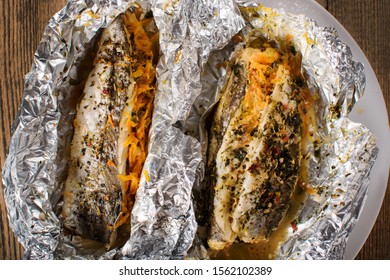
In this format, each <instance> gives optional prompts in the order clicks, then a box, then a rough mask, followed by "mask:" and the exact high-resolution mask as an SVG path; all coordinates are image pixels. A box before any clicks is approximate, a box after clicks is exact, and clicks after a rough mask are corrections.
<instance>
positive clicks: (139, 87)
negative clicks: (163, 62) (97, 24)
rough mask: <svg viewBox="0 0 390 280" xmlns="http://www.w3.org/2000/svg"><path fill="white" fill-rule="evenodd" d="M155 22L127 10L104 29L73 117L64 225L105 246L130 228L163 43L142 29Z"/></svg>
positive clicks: (108, 245)
mask: <svg viewBox="0 0 390 280" xmlns="http://www.w3.org/2000/svg"><path fill="white" fill-rule="evenodd" d="M139 14H140V13H138V16H139ZM151 20H152V19H143V20H141V19H139V17H138V18H137V13H134V12H127V13H126V14H124V15H121V16H119V17H118V18H117V19H115V20H114V21H113V23H112V24H110V25H109V26H108V27H107V28H106V29H105V30H104V31H103V32H102V35H101V38H100V40H99V46H98V52H97V56H96V58H95V61H94V66H93V69H92V71H91V72H90V74H89V77H88V79H87V81H86V85H85V89H84V92H83V96H82V97H81V99H80V101H79V103H78V105H77V112H76V117H75V120H74V136H73V140H72V143H71V151H70V162H69V167H68V177H67V180H66V182H65V190H64V196H63V199H64V204H63V208H62V216H63V223H64V226H65V227H66V228H67V229H68V230H70V231H72V232H73V233H74V234H77V235H80V236H82V237H84V238H88V239H93V240H96V241H99V242H101V243H103V244H105V245H106V246H107V247H111V246H112V245H113V244H114V243H115V241H116V238H117V233H118V230H119V229H123V231H127V233H128V231H129V228H128V227H129V224H130V223H129V217H130V211H131V208H132V205H133V203H134V196H135V192H136V190H137V188H138V183H139V178H140V176H141V170H142V167H143V164H144V161H145V158H146V153H147V140H148V129H149V125H150V121H151V114H152V110H153V99H154V83H155V63H154V62H153V60H154V59H153V57H154V55H155V54H154V53H153V50H154V49H155V46H154V44H155V43H156V42H157V40H156V38H153V35H152V34H150V32H148V31H147V30H145V28H144V27H145V25H149V24H151Z"/></svg>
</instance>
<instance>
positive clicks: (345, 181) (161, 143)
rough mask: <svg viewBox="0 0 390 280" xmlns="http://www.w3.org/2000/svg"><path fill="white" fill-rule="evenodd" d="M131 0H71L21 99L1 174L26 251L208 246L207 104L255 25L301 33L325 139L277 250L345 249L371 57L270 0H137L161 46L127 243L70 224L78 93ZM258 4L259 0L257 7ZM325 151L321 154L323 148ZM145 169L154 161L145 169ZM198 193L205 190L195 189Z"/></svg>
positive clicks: (196, 250)
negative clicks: (203, 229)
mask: <svg viewBox="0 0 390 280" xmlns="http://www.w3.org/2000/svg"><path fill="white" fill-rule="evenodd" d="M134 2H135V1H132V0H70V1H69V2H68V4H67V5H66V7H64V8H63V9H62V10H61V11H60V12H59V13H57V14H56V15H55V16H54V17H53V18H52V19H51V20H50V22H49V24H48V26H47V28H46V29H45V32H44V35H43V38H42V41H41V43H40V45H39V47H38V49H37V51H36V54H35V59H34V62H33V66H32V70H31V72H30V73H29V74H28V75H27V76H26V84H25V90H24V95H23V100H22V105H21V109H20V111H19V113H18V115H17V118H16V121H15V122H14V124H13V127H12V132H13V135H12V139H11V142H10V150H9V154H8V157H7V159H6V162H5V165H4V168H3V184H4V187H5V199H6V204H7V208H8V216H9V220H10V225H11V228H12V230H13V231H14V232H15V235H16V236H17V237H18V239H19V241H20V242H21V243H22V245H23V246H24V248H25V256H24V257H25V258H26V259H99V258H100V259H119V258H120V259H183V258H194V259H204V258H207V252H206V249H205V246H204V244H203V243H202V240H200V238H198V236H197V229H198V226H197V221H196V218H195V210H194V207H195V206H194V199H193V197H194V193H196V192H198V193H199V192H201V191H202V186H201V181H202V179H203V174H204V156H205V149H206V147H207V135H206V132H205V123H204V122H205V115H207V112H208V111H209V110H210V109H211V108H212V107H213V105H214V104H215V103H216V102H217V100H218V98H219V92H220V89H221V87H222V85H223V83H224V75H225V70H224V69H223V68H221V67H218V65H220V64H221V63H223V62H224V61H226V60H228V59H229V57H230V55H231V54H232V52H233V51H234V47H235V46H234V44H232V42H231V41H230V40H231V38H232V37H233V36H234V35H235V34H236V33H237V32H239V31H243V32H244V33H245V32H249V31H250V30H252V29H256V30H257V31H256V32H258V34H259V35H261V36H264V37H266V38H269V39H270V40H273V41H275V42H282V40H284V38H285V36H286V34H291V35H292V37H293V43H294V45H295V47H296V50H297V51H299V52H300V53H301V54H302V72H303V73H304V75H305V77H306V79H307V83H308V86H309V89H310V91H311V92H312V93H313V94H317V95H318V99H317V102H316V112H317V114H318V115H317V118H318V120H319V121H320V128H321V129H320V130H319V133H320V135H321V138H322V139H323V142H322V144H321V149H320V151H317V150H316V147H314V146H313V147H311V149H310V151H311V153H312V154H313V155H314V154H315V153H316V152H317V153H318V152H320V153H321V156H320V157H315V156H312V157H311V161H310V171H311V172H310V184H311V185H312V186H313V188H315V189H316V190H317V191H316V193H317V195H315V196H310V197H308V199H307V200H306V202H305V204H304V206H303V207H302V209H301V210H300V212H299V215H298V217H297V220H296V222H297V228H298V230H296V231H293V230H292V229H291V230H290V231H289V232H288V235H287V238H286V241H285V242H284V243H283V244H281V246H280V249H279V252H278V255H277V258H279V259H340V258H342V257H343V254H344V251H345V244H346V241H347V237H348V234H349V233H350V232H351V230H352V228H353V226H354V225H355V224H356V221H357V219H358V217H359V213H360V211H361V209H362V206H363V205H364V201H365V197H366V192H367V188H368V183H369V172H370V169H371V166H372V164H373V163H374V160H375V157H376V154H377V148H376V145H375V137H374V136H373V135H372V134H371V133H370V131H369V130H368V129H367V128H365V127H364V126H363V125H361V124H357V123H353V122H352V121H351V120H349V119H348V113H349V112H350V111H351V109H352V108H353V105H354V104H355V103H356V102H357V101H358V99H359V98H360V97H361V96H362V94H363V92H364V87H365V76H364V67H363V65H362V64H360V63H358V62H354V61H353V60H352V54H351V52H350V50H349V48H348V46H346V45H345V44H343V43H342V42H341V41H340V39H339V38H338V36H337V32H336V31H335V30H334V29H332V28H321V27H318V26H317V25H316V24H315V22H314V21H312V20H310V19H308V18H306V17H305V16H303V15H293V14H288V13H284V12H283V11H275V10H271V9H267V8H264V7H261V6H258V4H256V3H254V2H251V1H233V0H223V1H216V0H214V1H206V0H195V1H191V0H175V1H168V0H150V1H146V0H145V1H142V0H139V1H137V3H138V4H140V5H141V6H142V7H143V8H144V9H145V10H147V11H148V10H152V12H153V15H154V18H155V21H156V24H157V27H158V29H159V32H160V49H161V56H160V59H159V63H158V66H157V73H158V76H157V80H158V81H157V92H156V98H155V110H154V114H153V120H152V126H151V130H150V141H149V153H148V156H147V159H146V162H145V165H144V169H145V170H147V171H148V174H149V178H148V180H146V179H145V178H144V177H141V181H140V186H139V189H138V191H137V196H136V202H135V205H134V208H133V211H132V216H131V227H132V231H131V236H130V238H129V240H128V241H127V243H126V244H125V245H124V246H123V247H122V248H116V249H113V250H111V251H108V252H107V251H105V250H104V249H99V250H96V246H94V243H93V242H92V241H87V240H84V239H82V238H81V237H77V236H68V235H65V234H64V230H63V228H62V224H61V216H60V213H61V206H62V191H63V182H64V180H65V178H66V172H67V158H68V157H69V145H70V142H71V140H72V139H71V135H72V132H73V124H72V122H73V118H74V116H75V104H76V102H77V98H78V97H79V96H80V94H81V92H82V90H83V85H84V84H83V82H84V81H85V79H86V76H87V75H88V69H90V68H91V65H90V64H91V63H90V61H91V57H92V56H93V54H94V50H95V45H96V44H95V43H96V38H97V35H98V34H99V32H100V31H101V29H102V28H105V27H107V26H108V25H109V24H110V23H111V22H112V21H113V20H114V19H115V17H116V16H118V15H119V14H120V13H123V12H124V11H126V10H127V9H128V8H129V7H131V5H133V4H134ZM249 7H256V8H255V9H252V8H249ZM318 158H320V159H321V160H318ZM142 174H144V172H142ZM195 197H196V195H195Z"/></svg>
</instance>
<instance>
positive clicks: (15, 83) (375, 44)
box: [0, 0, 390, 259]
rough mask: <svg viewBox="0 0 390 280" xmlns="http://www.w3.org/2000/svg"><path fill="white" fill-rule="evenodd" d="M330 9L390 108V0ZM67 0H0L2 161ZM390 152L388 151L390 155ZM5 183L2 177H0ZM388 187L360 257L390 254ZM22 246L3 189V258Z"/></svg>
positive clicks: (323, 0) (343, 1)
mask: <svg viewBox="0 0 390 280" xmlns="http://www.w3.org/2000/svg"><path fill="white" fill-rule="evenodd" d="M317 2H319V3H320V4H321V5H323V6H324V7H325V8H326V9H327V10H328V11H329V12H330V13H332V14H333V15H334V16H335V17H336V18H337V19H338V20H339V21H340V22H341V23H342V24H343V25H344V26H345V28H346V29H347V30H348V31H349V32H350V34H351V35H352V36H353V37H354V38H355V40H356V41H357V43H358V44H359V45H360V47H361V48H362V49H363V51H364V52H365V54H366V56H367V57H368V60H369V61H370V63H371V65H372V67H373V68H374V71H375V73H376V74H377V77H378V80H379V83H380V85H381V87H382V91H383V93H384V97H385V100H386V106H387V110H388V111H389V109H390V74H389V73H390V71H389V70H390V51H389V50H390V39H389V38H390V28H389V26H390V2H389V1H388V0H370V1H368V0H317ZM65 3H66V0H56V1H52V0H2V1H1V2H0V15H1V16H0V18H1V19H0V22H1V23H0V31H1V32H0V34H1V35H0V36H1V37H0V40H1V42H0V55H1V56H0V57H2V65H1V68H0V79H1V80H0V81H1V82H0V98H1V99H0V100H1V102H0V115H1V119H0V126H1V128H0V135H1V136H0V138H1V141H0V165H1V167H2V166H3V164H4V160H5V157H6V154H7V151H8V144H9V139H10V126H11V123H12V122H13V120H14V118H15V115H16V112H17V111H18V109H19V106H20V101H21V96H22V92H23V85H24V75H25V74H26V73H27V72H29V71H30V65H31V61H32V58H33V54H34V52H35V49H36V47H37V45H38V43H39V41H40V38H41V35H42V32H43V30H44V27H45V26H46V24H47V21H48V20H49V18H50V17H51V16H52V15H53V14H54V13H55V12H57V11H58V10H59V9H61V8H62V7H63V6H64V5H65ZM389 156H390V155H389ZM0 184H1V183H0ZM389 213H390V188H389V187H388V188H387V192H386V196H385V198H384V202H383V205H382V209H381V212H380V213H379V216H378V218H377V221H376V223H375V226H374V228H373V230H372V232H371V234H370V236H369V238H368V239H367V241H366V243H365V245H364V247H363V248H362V250H361V251H360V253H359V255H358V256H357V259H390V214H389ZM22 257H23V248H22V247H21V245H20V244H19V243H18V241H17V240H16V238H15V237H14V235H13V233H12V231H11V230H10V227H9V224H8V219H7V213H6V207H5V204H4V197H3V189H2V187H1V192H0V259H21V258H22Z"/></svg>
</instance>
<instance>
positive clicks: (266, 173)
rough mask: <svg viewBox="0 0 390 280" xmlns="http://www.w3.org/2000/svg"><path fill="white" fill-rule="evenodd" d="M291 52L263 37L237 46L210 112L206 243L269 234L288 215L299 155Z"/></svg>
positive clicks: (263, 237) (251, 240)
mask: <svg viewBox="0 0 390 280" xmlns="http://www.w3.org/2000/svg"><path fill="white" fill-rule="evenodd" d="M289 63H290V61H289V56H288V55H283V54H282V53H281V52H280V51H278V50H277V49H276V48H273V47H271V46H270V45H268V44H264V45H263V46H262V47H261V48H245V49H242V50H240V51H238V53H236V55H235V58H234V61H233V65H232V66H231V70H230V73H229V77H228V79H227V82H226V85H225V88H224V89H223V93H222V96H221V99H220V101H219V104H218V105H217V108H216V110H215V112H214V114H213V118H212V124H211V131H210V140H209V148H208V161H207V170H208V172H209V174H208V175H207V177H208V180H209V184H211V186H212V187H213V189H214V196H213V210H212V215H211V222H210V234H209V238H208V245H209V246H210V248H211V249H213V250H221V249H223V248H225V247H227V246H229V245H231V244H232V243H233V242H235V241H236V240H241V241H243V242H246V243H254V242H259V241H261V240H266V239H267V238H268V237H269V235H270V234H271V233H272V231H273V230H274V229H276V228H277V227H278V225H279V223H280V221H281V219H282V218H283V216H284V215H285V213H286V211H287V209H288V206H289V201H290V198H291V195H292V192H293V190H294V188H295V186H296V184H297V181H298V176H299V169H300V162H301V149H300V145H301V144H300V143H301V133H302V120H301V116H300V111H299V106H298V102H299V98H298V95H299V90H297V86H296V84H295V82H296V79H294V78H293V77H292V74H291V69H290V64H289Z"/></svg>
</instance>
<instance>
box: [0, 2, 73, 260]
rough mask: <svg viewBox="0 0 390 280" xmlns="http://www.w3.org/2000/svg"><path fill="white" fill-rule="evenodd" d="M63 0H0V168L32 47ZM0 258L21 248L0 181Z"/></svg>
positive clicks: (17, 254) (15, 256)
mask: <svg viewBox="0 0 390 280" xmlns="http://www.w3.org/2000/svg"><path fill="white" fill-rule="evenodd" d="M65 4H66V0H57V1H49V0H6V1H4V0H3V1H0V15H1V19H0V22H1V24H0V28H1V30H0V33H1V34H5V36H1V37H0V40H1V43H0V55H1V57H2V58H3V59H4V63H2V64H1V66H0V94H1V95H0V126H1V127H0V138H1V142H0V165H1V168H2V167H3V164H4V160H5V157H6V154H7V152H8V145H9V139H10V127H11V123H12V122H13V120H14V118H15V115H16V113H17V111H18V109H19V106H20V102H21V97H22V92H23V87H24V76H25V75H26V74H27V73H28V71H30V67H31V62H32V59H33V55H34V52H35V49H36V48H37V46H38V43H39V41H40V38H41V34H42V33H43V30H44V28H45V26H46V25H47V22H48V20H49V19H50V17H51V16H52V15H53V14H54V13H55V12H57V11H58V10H60V9H61V8H62V7H63V6H64V5H65ZM0 189H1V191H0V259H21V258H22V255H23V249H22V247H21V245H20V244H19V243H18V241H17V240H16V239H15V237H14V235H13V233H12V230H11V229H10V228H9V223H8V219H7V211H6V207H5V204H4V195H3V187H2V186H1V183H0Z"/></svg>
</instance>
